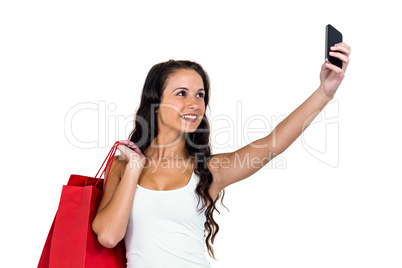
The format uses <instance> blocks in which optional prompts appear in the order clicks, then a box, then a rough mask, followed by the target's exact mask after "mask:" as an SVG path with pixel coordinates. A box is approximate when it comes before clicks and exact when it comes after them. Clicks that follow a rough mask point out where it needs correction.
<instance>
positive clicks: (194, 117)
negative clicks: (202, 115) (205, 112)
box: [180, 115, 198, 120]
mask: <svg viewBox="0 0 402 268" xmlns="http://www.w3.org/2000/svg"><path fill="white" fill-rule="evenodd" d="M180 117H181V118H183V119H189V120H196V119H197V118H198V116H196V115H180Z"/></svg>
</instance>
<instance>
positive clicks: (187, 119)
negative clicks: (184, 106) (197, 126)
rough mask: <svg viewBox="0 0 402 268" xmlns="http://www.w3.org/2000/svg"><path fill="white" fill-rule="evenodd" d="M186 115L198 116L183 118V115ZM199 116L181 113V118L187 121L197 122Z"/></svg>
mask: <svg viewBox="0 0 402 268" xmlns="http://www.w3.org/2000/svg"><path fill="white" fill-rule="evenodd" d="M185 115H192V116H195V117H196V118H195V119H189V118H183V117H182V116H185ZM198 117H199V115H198V114H182V115H180V118H181V119H183V120H185V121H187V122H196V121H197V119H198Z"/></svg>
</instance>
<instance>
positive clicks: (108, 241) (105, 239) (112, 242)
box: [98, 234, 121, 248]
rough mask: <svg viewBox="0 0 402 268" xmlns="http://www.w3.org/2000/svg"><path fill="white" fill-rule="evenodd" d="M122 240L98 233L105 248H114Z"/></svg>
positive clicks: (100, 242)
mask: <svg viewBox="0 0 402 268" xmlns="http://www.w3.org/2000/svg"><path fill="white" fill-rule="evenodd" d="M120 241H121V239H116V238H115V237H113V236H110V235H104V234H100V235H98V242H99V244H101V245H102V246H104V247H105V248H114V247H115V246H117V244H118V243H119V242H120Z"/></svg>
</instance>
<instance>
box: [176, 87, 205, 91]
mask: <svg viewBox="0 0 402 268" xmlns="http://www.w3.org/2000/svg"><path fill="white" fill-rule="evenodd" d="M178 89H184V90H187V91H188V88H186V87H178V88H176V89H175V90H173V91H172V92H175V91H176V90H178ZM199 91H205V89H203V88H200V89H199V90H197V92H199Z"/></svg>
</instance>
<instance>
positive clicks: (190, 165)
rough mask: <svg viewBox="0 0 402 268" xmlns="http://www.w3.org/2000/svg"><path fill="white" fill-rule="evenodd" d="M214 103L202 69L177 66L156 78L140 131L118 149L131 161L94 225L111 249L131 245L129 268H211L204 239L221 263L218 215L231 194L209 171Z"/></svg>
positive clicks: (153, 74)
mask: <svg viewBox="0 0 402 268" xmlns="http://www.w3.org/2000/svg"><path fill="white" fill-rule="evenodd" d="M209 97H210V88H209V78H208V75H207V73H206V72H205V71H204V70H203V68H202V67H201V66H200V65H199V64H197V63H195V62H191V61H174V60H170V61H167V62H162V63H159V64H156V65H155V66H153V67H152V68H151V70H150V71H149V73H148V76H147V78H146V80H145V84H144V88H143V91H142V96H141V103H140V106H139V108H138V110H137V113H136V120H135V127H134V130H133V131H132V133H131V134H130V137H129V141H122V142H123V143H125V144H126V145H127V147H124V146H119V147H118V149H119V150H120V152H121V154H122V156H123V157H124V159H125V160H121V159H119V158H116V159H115V160H116V161H113V165H112V167H111V174H110V176H109V181H108V183H107V186H106V189H105V194H104V196H103V199H102V201H101V203H100V205H99V209H98V213H97V215H96V218H95V220H94V222H93V230H94V231H95V233H96V234H97V235H98V239H99V241H100V242H101V243H102V244H103V245H104V246H107V247H113V246H114V245H116V244H117V243H118V242H119V241H120V240H121V239H123V237H124V238H125V243H126V249H127V254H126V255H127V261H128V263H127V265H128V267H165V266H166V265H167V266H171V267H210V264H209V263H208V261H207V259H206V256H205V253H204V237H205V232H206V239H205V244H206V247H207V249H208V252H209V254H210V255H211V256H212V257H213V258H214V251H213V248H212V243H213V242H214V238H215V236H216V234H217V232H218V230H219V226H218V224H217V223H216V222H215V221H214V219H213V212H214V210H216V207H215V204H216V202H217V200H219V198H220V197H221V196H222V197H223V196H224V189H219V185H218V184H217V183H216V180H214V179H213V172H214V171H215V170H217V169H216V168H213V167H212V166H209V167H208V165H209V163H210V162H209V160H210V158H211V145H210V143H209V142H210V127H209V122H208V118H207V117H206V115H205V110H206V107H208V103H209ZM129 147H130V148H131V149H133V150H131V149H129ZM138 163H140V164H138ZM160 163H162V164H160ZM151 204H152V205H151ZM173 204H174V205H173ZM222 205H223V204H222ZM167 211H171V213H168V214H167V213H166V212H167ZM173 215H176V216H175V217H173Z"/></svg>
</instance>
